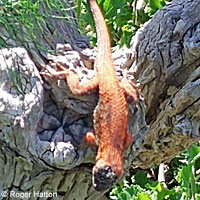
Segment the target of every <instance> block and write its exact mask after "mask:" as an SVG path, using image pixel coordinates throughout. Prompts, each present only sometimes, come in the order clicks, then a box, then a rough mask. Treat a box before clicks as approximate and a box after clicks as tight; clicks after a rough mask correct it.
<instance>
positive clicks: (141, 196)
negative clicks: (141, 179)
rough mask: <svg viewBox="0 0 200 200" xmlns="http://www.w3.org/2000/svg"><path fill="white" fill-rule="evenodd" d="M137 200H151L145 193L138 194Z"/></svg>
mask: <svg viewBox="0 0 200 200" xmlns="http://www.w3.org/2000/svg"><path fill="white" fill-rule="evenodd" d="M138 200H152V199H151V198H150V196H149V195H148V194H147V193H138Z"/></svg>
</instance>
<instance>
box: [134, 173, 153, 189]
mask: <svg viewBox="0 0 200 200" xmlns="http://www.w3.org/2000/svg"><path fill="white" fill-rule="evenodd" d="M133 182H134V183H135V184H138V185H140V186H141V187H143V188H144V187H145V185H146V184H147V183H151V181H150V180H149V179H148V178H147V172H146V171H139V172H137V173H136V174H135V176H134V179H133Z"/></svg>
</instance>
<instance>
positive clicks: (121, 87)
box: [48, 0, 138, 191]
mask: <svg viewBox="0 0 200 200" xmlns="http://www.w3.org/2000/svg"><path fill="white" fill-rule="evenodd" d="M87 1H88V4H89V7H90V10H91V12H92V15H93V18H94V23H95V27H96V33H97V55H96V59H95V62H94V71H95V75H94V77H93V78H92V79H91V80H90V81H89V82H88V83H85V84H83V85H81V84H79V78H78V75H77V74H75V72H73V71H71V70H69V69H67V68H65V67H64V66H62V65H61V64H60V63H57V67H59V68H61V69H62V71H52V70H48V71H49V72H50V74H51V75H52V76H59V75H65V77H66V82H67V84H68V86H69V88H70V90H71V92H72V93H73V94H75V95H84V94H88V93H90V92H91V91H93V90H95V89H98V91H99V101H98V104H97V106H96V108H95V111H94V116H93V122H94V132H88V133H86V136H85V138H86V141H87V142H88V143H89V144H94V145H96V146H97V147H98V150H97V155H96V162H95V165H94V167H93V169H92V182H93V186H94V188H95V189H96V190H98V191H102V190H106V189H108V188H109V187H111V186H112V185H113V184H114V183H116V182H117V181H118V180H119V179H120V178H121V177H122V175H123V153H124V150H125V149H126V148H128V147H129V146H130V145H131V144H132V142H133V139H132V136H131V135H130V134H129V133H127V126H128V109H127V99H126V97H130V98H131V100H132V101H135V102H137V101H138V90H137V88H136V86H135V85H134V84H133V83H132V82H131V81H128V80H126V81H123V82H120V81H119V79H118V77H117V75H116V71H115V67H114V62H113V59H112V53H111V41H110V35H109V31H108V27H107V25H106V23H105V19H104V15H103V13H102V11H101V9H100V6H99V5H98V4H97V2H96V0H87ZM130 98H129V99H130Z"/></svg>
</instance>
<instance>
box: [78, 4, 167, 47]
mask: <svg viewBox="0 0 200 200" xmlns="http://www.w3.org/2000/svg"><path fill="white" fill-rule="evenodd" d="M77 1H78V2H79V4H78V6H77V15H78V16H79V18H80V22H81V26H82V30H83V32H84V33H87V34H88V33H89V34H90V36H91V40H92V43H93V45H94V44H95V43H96V36H95V31H94V30H95V27H94V23H93V20H92V16H91V14H90V11H89V7H88V4H87V3H86V2H85V1H83V9H82V10H83V12H82V13H80V10H81V8H80V6H81V4H80V0H77ZM97 1H98V3H99V4H100V5H101V8H102V10H103V13H104V15H105V18H106V22H107V24H108V27H109V30H110V34H111V36H112V37H111V38H112V44H113V46H115V45H119V46H123V45H126V46H129V45H130V41H131V38H132V36H133V35H134V34H135V33H136V31H137V30H138V28H140V27H141V26H142V25H143V24H144V23H145V22H146V21H148V20H149V19H150V18H152V16H153V15H154V14H155V12H156V11H157V10H158V9H160V8H162V7H163V6H164V5H166V3H167V2H168V1H169V0H143V1H141V0H134V1H133V0H97ZM141 2H142V5H141ZM88 25H90V26H89V27H88Z"/></svg>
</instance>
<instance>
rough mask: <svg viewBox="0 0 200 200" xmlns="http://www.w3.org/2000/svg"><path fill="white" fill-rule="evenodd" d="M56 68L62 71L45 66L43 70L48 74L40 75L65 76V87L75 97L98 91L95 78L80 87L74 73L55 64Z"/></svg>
mask: <svg viewBox="0 0 200 200" xmlns="http://www.w3.org/2000/svg"><path fill="white" fill-rule="evenodd" d="M56 66H57V67H59V68H61V69H62V71H55V70H54V69H53V68H51V67H50V66H46V67H45V68H46V69H47V70H48V71H49V73H43V72H42V73H41V74H44V75H49V76H60V75H65V78H66V82H67V85H68V86H69V88H70V91H71V92H72V93H73V94H75V95H84V94H89V93H91V92H92V91H94V90H95V89H98V80H97V78H96V77H93V78H92V79H91V80H90V81H89V82H88V83H85V84H83V85H80V81H79V77H78V75H77V74H76V73H74V72H73V71H72V70H70V69H66V68H65V67H63V66H62V65H61V64H60V63H56Z"/></svg>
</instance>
